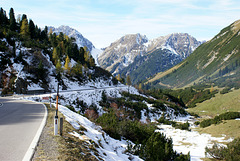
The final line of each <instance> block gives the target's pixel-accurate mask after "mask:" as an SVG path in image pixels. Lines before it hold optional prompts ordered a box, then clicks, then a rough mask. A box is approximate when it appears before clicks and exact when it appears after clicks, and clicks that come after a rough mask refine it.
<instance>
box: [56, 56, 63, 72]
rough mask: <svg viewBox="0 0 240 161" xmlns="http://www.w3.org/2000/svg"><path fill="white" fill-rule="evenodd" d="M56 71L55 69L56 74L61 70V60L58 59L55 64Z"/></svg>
mask: <svg viewBox="0 0 240 161" xmlns="http://www.w3.org/2000/svg"><path fill="white" fill-rule="evenodd" d="M56 71H57V73H58V74H59V73H61V72H62V64H61V61H60V60H59V59H58V61H57V65H56Z"/></svg>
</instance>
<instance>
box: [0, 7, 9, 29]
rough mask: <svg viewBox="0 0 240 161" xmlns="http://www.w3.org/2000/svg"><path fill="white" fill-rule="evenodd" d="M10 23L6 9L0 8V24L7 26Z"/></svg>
mask: <svg viewBox="0 0 240 161" xmlns="http://www.w3.org/2000/svg"><path fill="white" fill-rule="evenodd" d="M7 24H8V18H7V15H6V11H4V10H3V9H2V8H1V10H0V25H1V26H6V25H7Z"/></svg>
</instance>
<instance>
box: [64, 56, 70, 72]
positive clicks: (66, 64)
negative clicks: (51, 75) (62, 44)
mask: <svg viewBox="0 0 240 161" xmlns="http://www.w3.org/2000/svg"><path fill="white" fill-rule="evenodd" d="M69 64H70V59H69V57H68V56H67V57H66V59H65V65H64V68H65V70H66V71H67V72H68V73H69V72H70V66H69Z"/></svg>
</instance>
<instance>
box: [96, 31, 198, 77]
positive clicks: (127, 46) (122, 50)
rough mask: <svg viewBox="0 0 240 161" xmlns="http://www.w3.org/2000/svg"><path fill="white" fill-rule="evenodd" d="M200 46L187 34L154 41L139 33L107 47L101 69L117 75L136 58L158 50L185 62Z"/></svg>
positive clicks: (99, 59) (175, 34)
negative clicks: (176, 56)
mask: <svg viewBox="0 0 240 161" xmlns="http://www.w3.org/2000/svg"><path fill="white" fill-rule="evenodd" d="M200 44H201V42H200V41H197V40H196V39H195V38H194V37H192V36H190V35H189V34H187V33H173V34H169V35H166V36H160V37H158V38H156V39H153V40H148V38H147V37H146V36H145V35H144V36H143V35H141V34H139V33H137V34H129V35H125V36H123V37H121V38H120V39H119V40H117V41H115V42H113V43H112V44H111V45H110V46H109V47H107V48H106V49H105V50H104V52H103V53H102V54H101V55H100V56H99V57H98V62H99V64H100V66H101V67H103V68H105V69H107V70H109V71H110V72H112V73H115V74H117V73H121V70H122V69H123V68H126V67H127V66H129V65H130V64H131V63H133V62H134V60H135V58H136V57H141V56H144V55H145V54H146V53H151V52H153V51H155V50H157V49H160V48H161V49H166V50H168V51H170V52H171V53H172V54H175V55H178V57H179V59H181V60H183V59H185V58H186V57H188V56H189V55H190V54H191V53H192V52H193V51H194V50H195V49H196V48H197V47H198V46H199V45H200Z"/></svg>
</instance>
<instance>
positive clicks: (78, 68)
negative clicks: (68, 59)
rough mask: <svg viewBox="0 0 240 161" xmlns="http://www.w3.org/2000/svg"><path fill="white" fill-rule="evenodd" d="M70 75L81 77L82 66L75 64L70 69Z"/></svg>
mask: <svg viewBox="0 0 240 161" xmlns="http://www.w3.org/2000/svg"><path fill="white" fill-rule="evenodd" d="M72 73H73V74H75V75H82V64H80V63H77V64H75V65H74V66H73V67H72Z"/></svg>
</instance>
